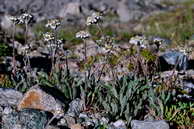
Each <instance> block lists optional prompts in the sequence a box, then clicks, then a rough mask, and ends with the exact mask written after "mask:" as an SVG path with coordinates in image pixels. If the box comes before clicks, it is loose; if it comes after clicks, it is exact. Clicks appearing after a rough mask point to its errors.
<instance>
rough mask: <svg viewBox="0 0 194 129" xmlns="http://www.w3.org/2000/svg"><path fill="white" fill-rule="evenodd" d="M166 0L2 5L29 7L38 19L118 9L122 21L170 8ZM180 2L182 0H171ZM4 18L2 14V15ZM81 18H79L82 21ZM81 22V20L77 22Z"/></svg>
mask: <svg viewBox="0 0 194 129" xmlns="http://www.w3.org/2000/svg"><path fill="white" fill-rule="evenodd" d="M162 1H166V0H154V1H153V0H145V1H143V0H122V1H120V0H106V1H104V0H98V2H96V1H95V0H79V1H76V0H73V1H72V0H56V1H53V0H46V1H40V0H33V2H32V1H31V0H25V1H23V0H15V1H10V0H3V1H1V5H0V12H1V13H2V14H11V15H15V14H18V12H19V10H20V9H26V7H27V9H28V11H29V12H31V13H32V14H33V15H34V16H35V19H36V21H41V20H44V19H49V18H53V17H63V18H66V16H67V14H70V15H72V14H73V15H75V14H76V15H78V16H80V15H89V13H90V12H91V11H94V10H95V11H106V12H107V10H110V11H113V12H115V11H117V13H118V15H119V18H120V20H121V21H122V22H128V21H129V20H137V19H140V18H143V17H146V16H149V15H150V14H151V13H153V12H154V11H158V10H163V11H166V10H169V8H170V7H169V5H163V4H161V2H162ZM169 1H170V2H171V1H173V2H174V1H177V2H180V0H169ZM184 1H185V0H184ZM0 19H2V16H0ZM80 20H81V19H79V21H80ZM77 23H79V22H77Z"/></svg>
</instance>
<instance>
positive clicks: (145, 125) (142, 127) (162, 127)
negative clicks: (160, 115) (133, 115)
mask: <svg viewBox="0 0 194 129" xmlns="http://www.w3.org/2000/svg"><path fill="white" fill-rule="evenodd" d="M131 127H132V129H169V128H170V127H169V125H168V123H166V122H165V121H164V120H155V121H139V120H132V121H131Z"/></svg>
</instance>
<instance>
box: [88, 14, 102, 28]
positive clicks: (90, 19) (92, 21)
mask: <svg viewBox="0 0 194 129" xmlns="http://www.w3.org/2000/svg"><path fill="white" fill-rule="evenodd" d="M101 19H102V16H101V15H100V13H99V12H94V13H93V14H92V16H90V17H88V18H87V20H86V25H87V26H89V25H92V24H96V23H98V22H99V21H100V20H101Z"/></svg>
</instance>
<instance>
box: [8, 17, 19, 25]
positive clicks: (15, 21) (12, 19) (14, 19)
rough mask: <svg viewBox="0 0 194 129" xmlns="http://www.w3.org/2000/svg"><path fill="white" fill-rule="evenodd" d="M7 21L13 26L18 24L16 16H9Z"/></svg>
mask: <svg viewBox="0 0 194 129" xmlns="http://www.w3.org/2000/svg"><path fill="white" fill-rule="evenodd" d="M9 20H10V21H11V22H12V23H14V24H18V18H17V17H16V16H9Z"/></svg>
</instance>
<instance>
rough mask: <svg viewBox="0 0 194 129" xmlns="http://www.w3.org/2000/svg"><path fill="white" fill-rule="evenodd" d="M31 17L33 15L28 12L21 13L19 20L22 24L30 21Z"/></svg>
mask: <svg viewBox="0 0 194 129" xmlns="http://www.w3.org/2000/svg"><path fill="white" fill-rule="evenodd" d="M32 18H33V16H32V15H31V14H29V13H23V14H22V15H21V16H20V17H19V19H20V21H21V22H22V23H24V24H28V23H30V21H31V20H32Z"/></svg>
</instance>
